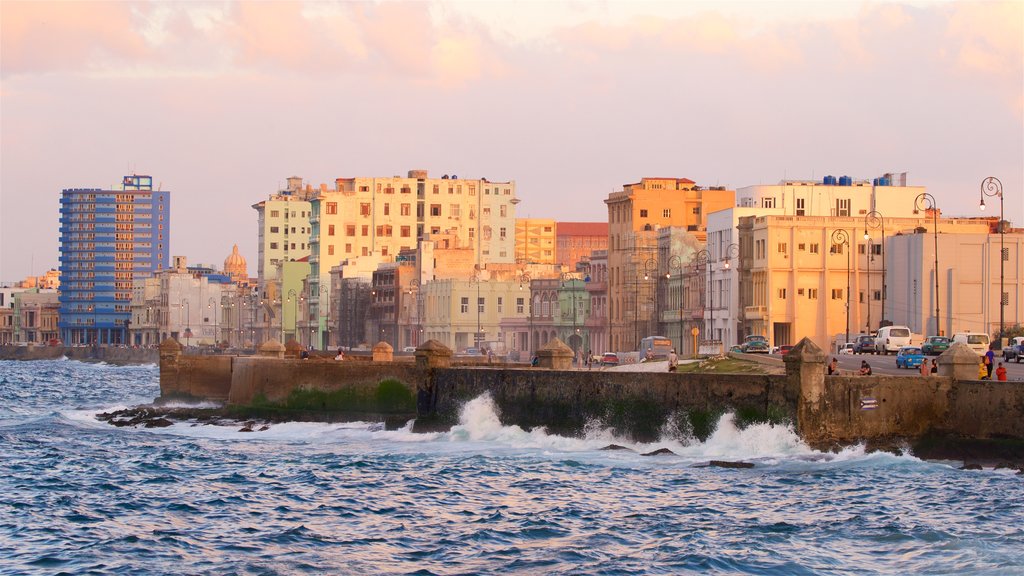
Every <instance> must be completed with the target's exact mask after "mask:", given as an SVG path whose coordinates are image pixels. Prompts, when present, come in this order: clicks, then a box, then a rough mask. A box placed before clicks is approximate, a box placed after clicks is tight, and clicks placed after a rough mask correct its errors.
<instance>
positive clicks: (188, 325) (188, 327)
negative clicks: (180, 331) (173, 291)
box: [178, 298, 192, 348]
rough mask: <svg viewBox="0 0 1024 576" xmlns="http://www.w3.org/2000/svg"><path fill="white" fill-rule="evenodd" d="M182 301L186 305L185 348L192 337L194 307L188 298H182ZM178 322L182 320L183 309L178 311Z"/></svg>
mask: <svg viewBox="0 0 1024 576" xmlns="http://www.w3.org/2000/svg"><path fill="white" fill-rule="evenodd" d="M181 303H182V304H184V305H185V313H186V316H185V348H188V346H189V343H188V342H189V338H191V337H192V307H191V306H190V305H189V303H188V298H182V299H181ZM178 322H181V311H180V309H179V312H178Z"/></svg>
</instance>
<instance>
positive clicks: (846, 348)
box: [839, 342, 853, 354]
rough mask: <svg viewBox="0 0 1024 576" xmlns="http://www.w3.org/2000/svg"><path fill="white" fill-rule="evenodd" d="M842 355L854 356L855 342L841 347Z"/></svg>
mask: <svg viewBox="0 0 1024 576" xmlns="http://www.w3.org/2000/svg"><path fill="white" fill-rule="evenodd" d="M839 353H840V354H853V342H847V343H846V344H843V345H842V346H840V347H839Z"/></svg>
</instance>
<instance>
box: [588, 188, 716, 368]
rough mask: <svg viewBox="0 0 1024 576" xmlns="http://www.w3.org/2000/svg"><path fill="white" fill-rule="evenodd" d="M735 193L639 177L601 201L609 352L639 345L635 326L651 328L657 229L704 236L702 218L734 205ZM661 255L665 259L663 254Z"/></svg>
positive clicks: (654, 305)
mask: <svg viewBox="0 0 1024 576" xmlns="http://www.w3.org/2000/svg"><path fill="white" fill-rule="evenodd" d="M735 199H736V192H735V191H733V190H726V189H725V188H724V187H714V188H710V189H706V188H703V187H700V186H697V185H696V183H695V182H694V181H692V180H689V179H686V178H643V179H642V180H641V181H640V182H637V183H633V184H627V185H625V186H623V189H622V190H621V191H619V192H613V193H611V194H610V195H609V196H608V198H607V199H606V200H605V204H607V205H608V298H609V307H608V313H609V324H610V335H611V341H610V343H609V346H610V349H611V350H613V351H632V350H636V349H637V348H638V346H639V339H640V338H643V337H645V336H649V335H650V334H641V333H640V327H641V326H642V327H645V329H646V330H649V329H650V328H649V327H654V329H657V325H658V318H657V315H656V309H657V303H656V302H655V298H656V297H657V294H658V290H657V282H658V281H657V279H656V276H657V275H658V274H659V273H660V272H659V271H660V268H661V267H662V266H663V264H659V262H658V260H659V258H658V256H659V254H658V243H657V234H658V230H659V229H661V228H664V227H670V226H675V227H681V228H682V229H683V230H685V231H687V232H689V233H691V234H692V235H693V236H694V237H695V238H696V239H697V240H698V241H700V242H703V241H704V240H705V238H706V236H705V235H706V232H705V231H706V229H707V214H709V213H710V212H715V211H717V210H721V209H724V208H730V207H732V206H733V205H734V204H735ZM666 257H668V256H667V255H666Z"/></svg>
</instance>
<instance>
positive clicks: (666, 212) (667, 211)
mask: <svg viewBox="0 0 1024 576" xmlns="http://www.w3.org/2000/svg"><path fill="white" fill-rule="evenodd" d="M661 215H662V217H664V218H671V217H672V209H671V208H665V209H664V210H662V211H661Z"/></svg>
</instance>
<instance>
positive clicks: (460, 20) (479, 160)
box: [0, 0, 1024, 282]
mask: <svg viewBox="0 0 1024 576" xmlns="http://www.w3.org/2000/svg"><path fill="white" fill-rule="evenodd" d="M410 169H426V170H429V171H430V174H431V176H440V175H442V174H453V173H454V174H458V175H459V176H460V177H465V178H479V177H486V178H489V179H491V180H515V181H516V184H517V193H518V196H519V198H520V199H521V200H522V203H521V204H519V206H518V209H517V215H518V216H520V217H534V218H554V219H557V220H563V221H564V220H570V221H606V219H607V213H606V211H605V205H604V204H603V200H604V199H605V198H606V197H607V195H608V193H609V192H611V191H613V190H616V189H621V186H622V185H623V184H625V183H627V182H634V181H637V180H639V179H640V178H642V177H645V176H672V177H686V178H690V179H692V180H694V181H696V182H697V183H698V184H701V185H709V186H714V185H723V186H728V187H730V188H740V187H743V186H749V185H754V184H772V183H777V182H778V181H780V180H782V179H783V178H789V179H811V178H812V177H813V178H814V179H820V178H821V177H822V176H824V175H826V174H832V175H835V176H841V175H849V176H852V177H854V178H857V179H870V178H873V177H876V176H880V175H881V174H882V173H884V172H904V171H906V172H908V184H911V185H921V186H926V187H927V188H928V191H929V192H931V193H932V194H933V195H934V196H935V197H936V199H937V201H938V204H939V207H940V208H941V209H942V210H943V213H944V214H945V215H948V216H958V215H959V216H981V215H983V214H984V215H992V214H998V201H994V200H993V199H987V203H988V206H989V209H988V210H987V211H986V212H984V213H982V212H980V211H979V210H978V196H979V193H978V190H979V186H980V184H981V181H982V179H984V178H985V177H986V176H995V177H998V178H999V179H1000V180H1001V181H1002V183H1003V187H1004V191H1005V195H1006V203H1005V212H1006V218H1007V219H1008V220H1010V221H1011V222H1013V224H1014V225H1016V226H1018V227H1021V226H1024V3H1021V2H906V3H895V2H826V3H820V2H734V3H730V2H678V3H676V2H658V3H644V2H629V3H619V2H593V3H591V2H576V1H572V2H561V3H549V2H543V3H539V2H537V3H531V2H517V3H511V2H506V3H502V2H486V3H485V2H414V3H394V2H382V3H349V2H337V3H335V2H311V3H301V2H238V3H234V2H185V3H180V2H179V3H161V2H101V3H89V2H63V3H48V2H20V1H9V0H3V1H0V281H3V282H10V281H16V280H20V279H22V278H24V277H25V276H27V275H29V274H35V275H41V274H42V273H44V272H45V271H46V270H47V269H50V268H56V267H57V265H58V251H59V245H58V238H59V232H58V225H59V224H58V218H59V212H58V200H59V197H60V192H61V190H62V189H64V188H85V187H90V188H91V187H96V188H109V187H111V186H112V185H114V184H116V183H118V182H120V179H121V177H122V176H124V175H126V174H130V173H138V174H148V175H151V176H153V178H154V182H155V183H159V185H161V186H162V187H163V189H165V190H170V191H171V193H172V195H171V226H172V235H171V253H172V255H184V256H187V257H188V259H189V262H190V263H204V264H212V265H215V266H217V267H220V266H221V265H222V264H223V260H224V258H225V257H227V255H228V254H230V252H231V247H232V245H233V244H236V243H237V244H238V246H239V248H240V250H241V252H242V255H243V256H244V257H245V258H246V260H247V261H248V264H249V274H250V275H255V273H256V242H257V228H256V212H255V210H253V209H252V208H251V206H252V204H255V203H257V202H259V201H260V200H263V199H265V198H266V197H267V196H268V195H269V194H272V193H274V192H275V191H276V190H278V189H280V188H282V187H283V186H284V182H285V179H286V178H287V177H289V176H293V175H294V176H301V177H303V178H304V180H305V181H307V182H309V183H311V184H313V185H319V184H320V183H327V184H328V185H331V184H333V181H334V179H335V178H340V177H352V176H390V175H396V174H401V175H404V174H405V173H406V171H407V170H410Z"/></svg>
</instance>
